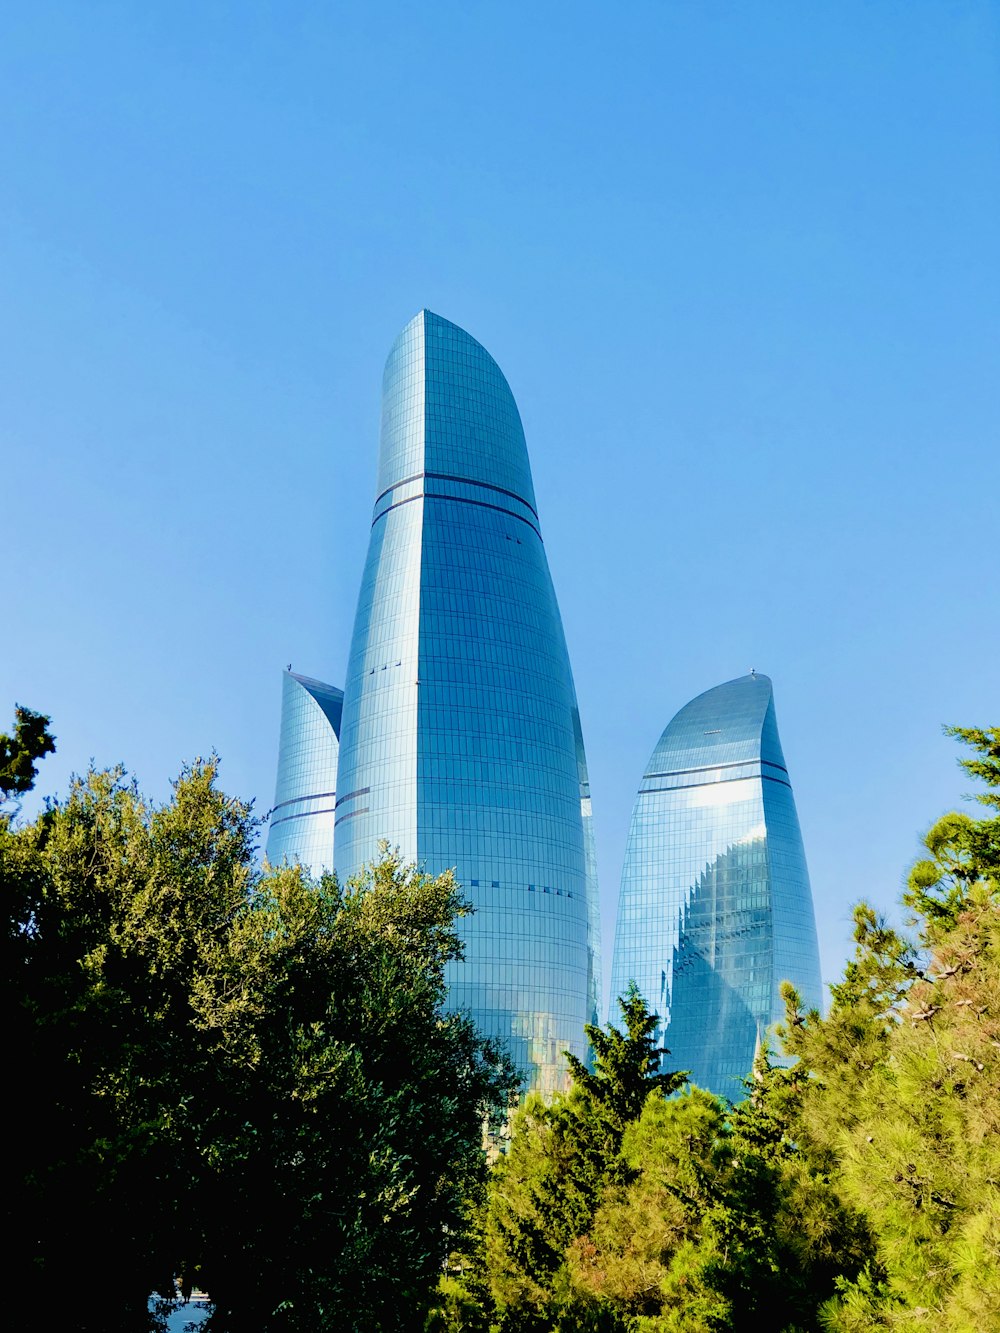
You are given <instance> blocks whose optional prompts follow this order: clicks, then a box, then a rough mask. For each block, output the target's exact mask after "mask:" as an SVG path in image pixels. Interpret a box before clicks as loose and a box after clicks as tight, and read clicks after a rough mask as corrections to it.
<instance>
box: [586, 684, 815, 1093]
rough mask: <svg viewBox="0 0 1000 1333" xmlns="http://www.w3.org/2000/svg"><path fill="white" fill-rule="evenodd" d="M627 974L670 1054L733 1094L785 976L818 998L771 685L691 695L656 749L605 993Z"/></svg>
mask: <svg viewBox="0 0 1000 1333" xmlns="http://www.w3.org/2000/svg"><path fill="white" fill-rule="evenodd" d="M630 980H634V981H635V982H636V984H637V985H638V987H639V989H640V991H641V992H642V994H643V995H644V996H645V997H646V1000H647V1002H648V1003H649V1004H650V1007H651V1008H653V1009H655V1010H656V1012H657V1013H659V1014H660V1015H661V1016H662V1017H663V1020H664V1022H663V1028H664V1031H663V1039H664V1041H665V1043H666V1045H667V1046H669V1048H670V1052H671V1054H670V1058H669V1061H668V1064H669V1066H670V1067H671V1068H673V1069H688V1070H690V1071H691V1078H692V1080H693V1081H694V1082H695V1083H697V1084H699V1085H700V1086H701V1087H703V1088H708V1089H709V1090H710V1091H712V1092H715V1093H718V1094H719V1095H720V1096H723V1097H729V1098H730V1099H731V1100H733V1101H736V1100H738V1099H739V1097H740V1096H741V1095H742V1089H741V1087H740V1083H739V1080H740V1079H741V1078H743V1077H745V1076H746V1075H747V1074H748V1073H749V1072H750V1069H751V1067H752V1064H753V1058H754V1052H755V1049H756V1047H757V1043H758V1042H759V1041H760V1040H761V1039H762V1038H763V1037H764V1036H765V1034H766V1032H767V1029H768V1028H769V1027H770V1026H771V1024H772V1023H775V1022H777V1021H778V1020H779V1019H780V1018H781V1017H782V1016H783V1014H784V1006H783V1004H782V1001H781V997H780V995H779V990H778V988H779V986H780V984H781V982H782V981H784V980H789V981H792V982H794V983H795V985H796V986H797V987H799V989H800V990H801V992H802V995H803V999H804V1001H805V1003H806V1005H807V1006H816V1007H817V1008H819V1007H821V984H820V971H819V950H818V947H817V943H816V924H815V920H814V917H813V905H812V894H811V892H810V889H809V873H808V871H807V870H806V860H805V852H804V851H803V847H802V835H801V834H800V832H799V821H798V816H797V815H796V813H795V801H794V799H793V797H792V788H791V785H790V783H789V780H788V770H787V769H786V767H785V759H784V755H783V754H782V751H781V742H780V741H779V739H778V727H777V723H776V721H775V715H774V700H773V697H772V693H771V682H770V680H769V679H768V678H767V676H758V675H757V674H756V673H751V674H750V675H749V676H743V677H741V678H740V679H739V680H731V681H729V682H728V683H727V684H725V685H719V686H717V687H716V688H715V689H713V690H708V691H707V692H706V693H705V694H701V695H699V696H698V698H697V699H694V700H692V701H691V703H689V704H687V705H686V706H685V707H684V708H682V709H681V711H680V712H679V713H678V714H677V716H676V717H675V718H674V719H673V721H672V722H671V723H670V724H669V726H668V727H667V729H666V730H665V731H664V733H663V735H662V736H661V737H660V741H659V744H658V745H657V746H656V749H655V750H654V751H653V754H652V758H651V759H650V761H649V764H648V765H647V769H646V773H645V775H644V777H643V779H642V784H641V786H640V788H639V794H638V796H637V798H636V803H635V809H634V811H633V814H632V826H631V829H630V831H629V840H628V847H627V850H626V854H625V865H624V869H623V871H622V885H621V896H620V898H619V903H618V924H617V929H616V933H615V953H614V963H613V967H612V996H617V995H620V994H622V992H623V991H624V990H625V989H626V987H627V986H628V983H629V981H630Z"/></svg>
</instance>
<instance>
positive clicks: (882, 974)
mask: <svg viewBox="0 0 1000 1333" xmlns="http://www.w3.org/2000/svg"><path fill="white" fill-rule="evenodd" d="M951 731H952V734H953V735H956V736H958V737H960V738H961V739H962V740H964V741H966V742H967V743H968V744H970V745H971V746H972V747H973V748H974V749H975V750H976V751H978V752H979V757H977V758H973V759H966V760H963V761H962V762H963V765H964V767H965V768H966V769H967V771H968V772H970V773H971V774H972V775H973V776H975V777H978V778H981V779H984V780H985V781H986V782H987V784H988V785H989V788H990V790H988V791H987V792H986V793H984V794H982V795H981V796H980V798H979V799H980V800H981V801H982V802H983V803H984V804H985V805H987V806H990V807H992V808H997V807H998V806H1000V729H998V728H995V727H994V728H990V729H986V730H981V729H972V728H953V729H951ZM924 843H925V848H926V851H927V856H926V857H925V858H923V859H921V860H920V861H918V862H917V863H916V865H914V867H913V869H912V870H911V872H910V876H909V882H908V886H907V890H906V892H905V894H904V902H905V903H906V905H907V906H908V907H909V908H910V909H911V911H912V913H913V921H912V925H913V927H914V933H913V935H912V937H910V938H908V937H905V936H903V935H902V934H899V933H897V932H896V931H893V930H892V929H890V928H889V927H888V926H887V925H886V924H885V923H884V922H882V921H880V920H879V919H878V918H877V917H876V916H875V914H874V913H873V912H872V911H871V909H870V908H868V907H866V906H864V905H862V906H860V907H859V908H858V909H857V911H856V913H855V926H856V929H855V939H856V942H857V950H856V954H855V958H854V960H853V961H852V963H851V964H850V965H849V966H848V968H847V971H846V975H845V980H844V982H843V983H842V984H841V985H840V986H836V987H833V988H832V991H833V1003H832V1005H831V1008H830V1012H829V1013H828V1014H827V1016H826V1017H825V1018H823V1019H821V1018H820V1017H819V1015H816V1014H813V1015H810V1016H809V1018H808V1019H805V1018H804V1016H803V1015H801V1014H800V1013H799V1012H798V1002H797V996H796V995H795V993H794V991H792V990H791V989H789V991H788V992H787V1002H788V1014H789V1021H788V1023H787V1025H786V1034H785V1041H786V1045H787V1047H788V1049H789V1050H790V1051H791V1052H792V1053H793V1054H794V1055H795V1056H797V1057H798V1059H799V1064H800V1069H801V1071H802V1076H803V1095H802V1104H801V1116H800V1126H801V1132H802V1134H803V1135H804V1136H807V1137H808V1139H809V1141H810V1143H811V1144H812V1145H814V1151H816V1152H818V1153H822V1154H825V1155H826V1157H827V1158H828V1159H829V1160H831V1161H832V1162H833V1163H835V1166H836V1172H837V1188H838V1190H839V1191H840V1192H841V1193H842V1195H843V1197H844V1198H845V1199H847V1200H848V1201H849V1202H850V1203H851V1204H852V1205H853V1206H854V1207H855V1208H856V1209H858V1210H859V1211H860V1212H861V1213H862V1214H863V1215H864V1217H865V1218H866V1219H867V1221H868V1224H869V1227H870V1229H871V1233H872V1235H873V1237H874V1239H875V1254H874V1256H873V1260H872V1262H871V1264H870V1265H869V1266H868V1268H867V1269H866V1270H865V1271H864V1272H863V1273H862V1274H861V1275H859V1277H858V1278H856V1279H854V1280H847V1279H844V1280H842V1282H841V1284H840V1285H841V1291H840V1294H839V1296H838V1297H837V1298H836V1299H835V1300H833V1301H832V1302H831V1303H830V1305H829V1306H828V1308H827V1310H826V1312H825V1319H826V1327H827V1328H829V1329H830V1330H843V1333H855V1330H861V1329H875V1328H886V1329H893V1328H899V1329H903V1328H905V1329H914V1328H926V1329H947V1330H950V1331H951V1333H981V1331H982V1330H986V1329H995V1328H1000V815H997V816H993V817H991V818H986V819H979V820H976V819H973V818H971V817H970V816H968V815H965V814H957V813H955V814H950V815H945V816H944V817H943V818H942V819H940V820H939V821H938V822H937V823H936V824H935V825H934V826H933V827H932V828H931V829H930V831H929V832H928V833H927V835H926V837H925V839H924ZM806 1075H807V1076H808V1077H807V1078H806Z"/></svg>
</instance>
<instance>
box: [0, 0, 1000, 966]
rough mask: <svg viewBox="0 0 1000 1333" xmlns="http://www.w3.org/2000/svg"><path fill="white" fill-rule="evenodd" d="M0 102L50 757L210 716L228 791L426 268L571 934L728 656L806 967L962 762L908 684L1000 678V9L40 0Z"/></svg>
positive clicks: (332, 592)
mask: <svg viewBox="0 0 1000 1333" xmlns="http://www.w3.org/2000/svg"><path fill="white" fill-rule="evenodd" d="M0 114H2V125H3V132H2V134H0V229H2V245H0V291H2V308H0V340H2V345H0V409H2V410H0V458H2V471H0V479H2V487H3V491H2V497H3V499H2V513H3V523H2V531H3V535H4V539H5V541H4V546H5V560H4V564H5V574H6V578H5V594H6V595H5V597H4V612H3V620H2V622H0V625H2V628H0V704H2V710H3V712H4V714H5V715H6V716H7V717H8V718H9V716H10V713H11V710H12V706H13V703H14V701H15V700H17V701H19V702H22V703H25V704H28V705H29V706H33V707H36V708H40V709H42V710H44V711H47V712H49V713H51V714H52V715H53V718H54V724H55V730H56V733H57V735H58V739H59V751H58V754H57V755H56V756H55V757H54V758H52V759H50V760H47V761H46V764H45V767H44V770H43V774H44V776H43V778H42V782H41V789H42V790H43V791H57V790H64V789H65V785H66V781H67V778H68V775H69V774H70V772H71V771H73V770H79V769H81V768H84V767H85V766H86V765H87V763H88V761H89V760H90V759H91V758H93V759H94V760H95V761H96V762H97V763H99V764H107V763H112V762H114V761H116V760H124V761H125V763H126V764H127V765H128V766H129V768H130V769H131V770H132V771H133V772H134V773H136V775H137V776H138V778H139V780H140V783H141V784H142V785H143V787H144V788H145V789H146V790H148V791H149V792H151V793H152V794H153V795H155V796H157V797H162V796H164V795H165V794H166V792H167V790H168V780H169V778H170V776H171V775H173V774H175V773H176V771H177V770H178V768H179V766H180V764H181V763H182V762H183V761H184V760H186V759H190V758H191V757H193V756H195V755H198V754H204V753H206V752H208V751H209V750H211V749H212V748H213V747H215V748H216V749H217V750H218V751H219V752H220V754H221V755H222V758H223V776H224V781H225V783H226V785H227V786H228V787H229V788H230V789H231V790H233V791H234V792H238V793H240V794H242V795H247V796H255V797H256V798H257V801H258V807H259V809H261V810H262V811H264V810H266V809H267V808H268V806H269V804H270V799H271V795H272V791H273V780H274V760H275V750H276V743H277V725H278V711H279V703H280V671H281V668H282V666H283V665H284V664H285V663H287V662H289V661H290V662H292V663H293V665H294V667H295V669H296V670H300V671H303V672H305V673H306V674H310V675H316V676H320V677H322V678H325V679H327V680H330V681H331V682H333V683H342V678H343V671H344V667H345V662H346V656H347V648H348V641H349V636H350V631H351V624H352V619H353V613H354V603H355V598H356V595H357V587H358V581H359V578H360V573H361V567H362V563H363V560H364V554H365V549H366V543H367V534H368V527H369V523H370V516H371V501H372V499H373V487H374V476H375V452H376V447H377V433H378V411H379V403H378V394H379V386H380V381H381V373H382V364H383V361H384V358H385V355H386V353H387V351H388V348H389V346H390V344H391V343H392V341H393V339H394V337H395V335H396V333H397V332H398V330H399V329H400V327H401V326H402V325H403V324H404V323H405V322H406V321H407V320H408V319H409V318H410V317H411V316H412V315H413V314H414V313H415V312H416V311H417V310H418V309H419V308H420V307H421V306H428V307H430V308H431V309H433V310H436V311H438V312H439V313H440V314H442V315H445V316H446V317H447V318H449V319H452V320H454V321H455V322H457V323H459V324H461V325H462V326H463V327H465V328H467V329H468V330H469V331H470V332H471V333H473V334H474V335H475V336H476V337H477V338H479V339H480V341H482V342H483V343H484V344H485V345H486V346H487V347H488V348H489V350H490V351H491V352H492V353H493V355H494V356H495V357H496V358H497V360H498V361H499V363H500V365H501V366H502V368H503V369H504V371H505V373H506V375H507V377H508V379H509V381H510V384H511V387H512V388H513V391H514V394H515V396H516V398H517V400H518V403H519V406H520V408H521V412H522V416H523V418H524V424H525V430H526V434H527V438H528V446H529V450H530V453H531V458H532V465H533V470H534V476H535V486H536V491H537V496H538V502H539V510H540V514H541V518H542V524H543V535H544V537H545V540H546V546H547V550H548V553H549V560H550V563H551V566H552V570H553V576H554V579H555V582H556V589H557V592H558V594H559V598H560V602H561V606H562V612H563V618H564V621H565V626H566V633H567V638H568V641H569V645H570V652H571V655H572V659H573V664H574V670H575V674H576V681H577V689H578V693H579V696H580V703H581V710H582V713H583V720H584V727H585V734H586V740H587V746H588V751H589V757H590V767H591V778H592V786H593V792H594V802H595V818H596V822H597V834H598V854H599V858H600V871H601V878H602V894H603V898H604V904H605V939H604V946H605V972H606V973H608V972H609V971H610V951H611V943H612V932H613V924H614V921H613V913H614V904H615V900H616V898H617V886H618V875H619V872H620V867H621V859H622V855H623V852H624V844H625V837H626V833H627V826H628V819H629V814H630V811H631V805H632V800H633V796H634V792H635V789H636V786H637V784H638V781H639V777H640V775H641V773H642V770H643V766H644V764H645V761H646V759H647V757H648V755H649V753H650V751H651V750H652V748H653V745H654V743H655V741H656V740H657V738H658V736H659V734H660V731H661V730H662V728H663V726H664V725H665V724H666V722H667V721H668V720H669V719H670V717H671V716H672V715H673V713H674V712H675V711H676V710H677V709H678V708H679V707H680V706H681V705H682V704H684V703H685V702H686V701H687V700H688V699H689V698H691V697H692V696H693V695H695V694H697V693H699V692H700V691H701V690H703V689H706V688H708V687H709V686H711V685H714V684H717V683H719V682H720V681H723V680H727V679H730V678H731V677H733V676H737V675H741V674H743V673H744V672H746V671H747V670H749V668H750V667H751V666H753V667H756V669H757V670H758V671H763V672H766V673H767V674H769V675H770V676H771V677H772V679H773V680H774V685H775V697H776V703H777V709H778V720H779V726H780V729H781V735H782V740H783V742H784V747H785V752H786V757H787V759H788V763H789V767H790V769H791V773H792V781H793V785H794V788H795V794H796V799H797V802H798V807H799V815H800V819H801V822H802V826H803V832H804V836H805V841H806V850H807V855H808V858H809V862H810V868H811V872H812V879H813V891H814V896H815V899H816V907H817V919H818V923H819V929H820V939H821V952H822V958H823V965H824V973H825V977H826V979H827V980H833V979H835V977H836V976H837V974H838V973H839V971H840V968H841V965H842V962H843V959H844V956H845V954H846V952H847V950H848V947H849V911H850V905H851V903H852V902H853V901H855V900H856V899H857V898H859V897H860V896H867V897H869V898H871V899H873V900H874V901H875V902H877V903H878V904H880V905H883V906H885V907H886V908H889V907H891V905H892V904H893V903H894V902H895V900H896V898H897V896H898V892H899V888H900V884H901V880H902V877H903V874H904V871H905V868H906V866H907V864H908V863H909V861H910V860H911V859H912V858H913V857H914V855H915V854H916V851H917V840H918V838H919V835H920V833H921V832H922V831H923V829H924V828H926V826H927V825H928V824H929V822H930V821H931V820H932V819H933V818H934V817H935V816H936V815H937V814H938V813H939V812H941V811H943V810H944V809H946V808H948V807H950V806H952V805H954V804H955V803H956V802H957V801H959V800H960V798H961V797H962V795H963V793H965V792H967V791H968V790H969V787H970V785H971V784H970V782H969V781H968V780H967V779H966V778H965V777H964V775H963V774H962V773H961V772H960V770H959V769H958V768H957V767H956V765H955V762H954V761H955V757H956V756H957V753H958V751H957V748H956V747H955V746H954V744H953V742H951V741H949V740H946V739H945V738H944V737H943V736H942V735H941V724H942V723H944V722H959V723H964V724H976V723H979V724H986V723H990V722H996V721H997V720H998V718H997V708H998V694H1000V628H998V626H1000V616H998V614H997V612H998V600H1000V596H998V594H1000V571H998V568H997V557H996V533H997V527H998V502H1000V486H998V482H1000V439H998V419H1000V411H998V408H1000V374H998V369H1000V366H998V362H1000V356H998V353H1000V258H998V252H1000V247H998V244H997V235H998V226H997V218H998V217H1000V9H998V8H997V6H996V5H995V4H992V3H978V2H975V0H969V2H968V3H964V2H963V0H951V2H949V3H945V2H942V3H921V2H920V0H907V2H906V3H893V2H892V0H884V2H883V3H878V4H871V3H851V0H842V2H841V3H838V4H837V5H821V4H818V3H816V4H813V3H802V0H794V3H793V2H789V3H781V2H779V0H774V2H773V3H770V2H769V3H763V0H761V2H760V3H754V4H737V3H730V4H713V3H694V2H692V3H668V2H667V0H661V2H660V3H630V2H627V0H626V2H625V3H621V4H617V5H611V4H608V3H601V4H594V3H574V4H569V3H556V2H555V0H553V2H552V3H544V4H538V3H533V4H527V3H524V4H520V3H505V4H500V3H486V2H483V3H470V2H469V0H466V2H465V3H438V2H437V0H435V3H433V4H429V5H422V6H418V5H410V4H402V3H397V4H390V3H385V4H362V3H350V4H340V5H332V4H306V3H300V4H295V3H292V4H283V5H278V4H273V5H263V4H252V3H239V4H237V3H228V4H227V3H221V2H219V3H213V4H212V5H204V4H200V3H199V4H194V3H191V4H186V3H171V4H169V5H168V4H162V3H160V4H149V5H144V6H137V5H125V4H121V5H116V4H110V3H95V4H93V5H80V4H62V5H59V4H47V3H44V0H37V2H36V3H33V4H32V5H30V6H29V5H23V6H18V7H15V6H6V7H4V10H3V12H2V14H0ZM3 701H6V702H3ZM4 725H6V723H4V722H3V721H2V720H0V727H2V726H4Z"/></svg>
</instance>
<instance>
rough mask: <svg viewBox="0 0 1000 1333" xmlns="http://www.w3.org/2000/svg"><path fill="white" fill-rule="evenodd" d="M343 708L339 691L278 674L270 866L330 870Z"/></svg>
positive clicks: (268, 850)
mask: <svg viewBox="0 0 1000 1333" xmlns="http://www.w3.org/2000/svg"><path fill="white" fill-rule="evenodd" d="M343 706H344V692H343V690H338V689H336V688H335V687H334V686H333V685H325V684H324V683H323V682H322V681H321V680H313V679H311V678H310V677H309V676H297V675H295V674H294V673H293V672H291V671H285V672H284V673H283V678H282V688H281V736H280V739H279V741H278V778H277V783H276V785H275V792H274V808H273V809H272V811H271V816H270V819H269V821H268V828H267V846H266V848H265V855H266V857H267V859H268V861H270V863H271V864H272V865H280V864H281V863H282V861H289V862H292V861H300V862H301V863H302V865H304V866H305V867H306V869H307V870H309V871H310V872H311V873H313V874H315V875H319V874H321V873H322V872H323V871H324V870H332V869H333V822H334V801H335V799H336V793H337V758H338V753H339V750H340V740H339V737H340V719H341V713H342V710H343Z"/></svg>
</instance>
